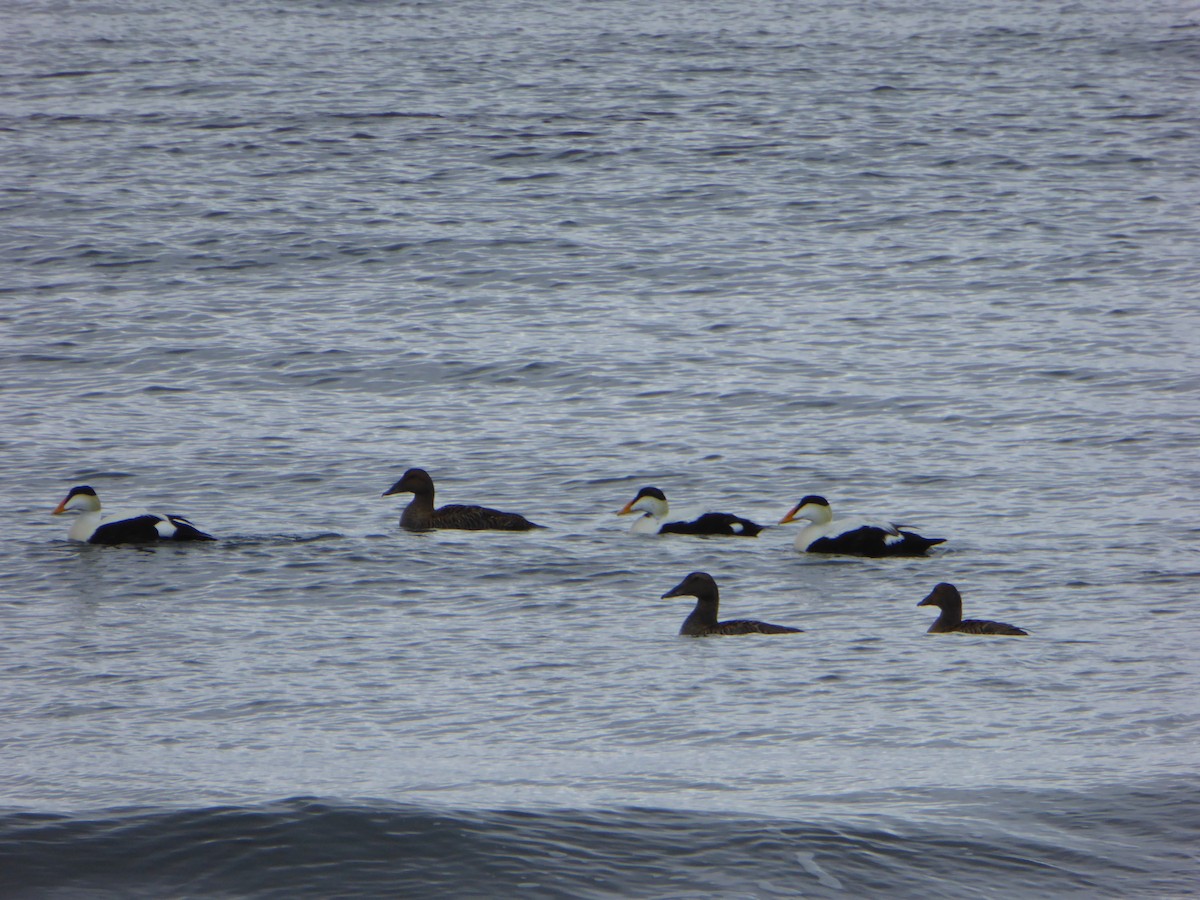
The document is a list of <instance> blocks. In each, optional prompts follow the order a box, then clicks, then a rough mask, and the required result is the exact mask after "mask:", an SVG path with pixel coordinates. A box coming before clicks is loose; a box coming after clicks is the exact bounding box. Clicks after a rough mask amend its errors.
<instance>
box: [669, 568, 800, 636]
mask: <svg viewBox="0 0 1200 900" xmlns="http://www.w3.org/2000/svg"><path fill="white" fill-rule="evenodd" d="M668 597H695V598H696V608H695V609H693V610H692V612H691V615H689V616H688V617H687V618H686V619H684V620H683V627H681V628H680V629H679V633H680V634H682V635H686V636H688V637H704V636H705V635H710V634H799V633H802V632H803V630H804V629H802V628H789V627H788V626H787V625H770V624H768V623H767V622H756V621H754V620H753V619H730V620H729V621H727V622H718V621H717V606H718V605H719V603H720V597H719V593H718V591H717V582H716V581H715V580H714V579H713V577H712V576H711V575H709V574H708V573H707V572H693V573H692V574H690V575H689V576H688V577H687V578H685V579H683V581H681V582H679V584H677V585H675V587H673V588H671V589H670V590H669V591H667V592H666V593H665V594H663V595H662V599H664V600H665V599H667V598H668Z"/></svg>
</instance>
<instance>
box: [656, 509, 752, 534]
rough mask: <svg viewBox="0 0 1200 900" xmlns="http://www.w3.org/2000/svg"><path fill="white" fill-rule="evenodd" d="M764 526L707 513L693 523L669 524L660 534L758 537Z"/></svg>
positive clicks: (727, 514) (728, 516)
mask: <svg viewBox="0 0 1200 900" xmlns="http://www.w3.org/2000/svg"><path fill="white" fill-rule="evenodd" d="M762 530H763V526H762V525H758V524H755V523H754V522H751V521H750V520H749V519H743V518H741V517H740V516H735V515H733V514H731V513H717V512H712V513H705V514H704V515H702V516H700V517H699V518H696V519H693V520H692V521H691V522H668V523H667V524H665V525H663V526H662V528H660V529H658V533H659V534H706V535H714V536H722V537H756V536H757V535H758V533H759V532H760V531H762Z"/></svg>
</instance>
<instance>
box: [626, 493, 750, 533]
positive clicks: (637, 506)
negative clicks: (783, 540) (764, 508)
mask: <svg viewBox="0 0 1200 900" xmlns="http://www.w3.org/2000/svg"><path fill="white" fill-rule="evenodd" d="M669 512H670V507H669V506H668V505H667V496H666V494H664V493H663V492H662V491H660V490H659V489H658V488H656V487H644V488H642V489H641V490H640V491H638V493H637V496H636V497H634V498H633V499H632V500H630V501H629V502H628V503H626V504H625V505H624V506H623V507H621V509H619V510H618V511H617V515H618V516H629V515H633V514H634V513H641V515H640V516H638V517H637V519H635V520H634V523H633V526H632V527H631V528H630V529H629V530H630V531H632V532H633V533H634V534H703V535H711V536H714V537H718V536H723V537H755V536H757V535H758V533H759V532H760V531H762V530H763V526H762V525H756V524H755V523H754V522H751V521H750V520H749V519H743V518H741V517H739V516H735V515H732V514H730V513H718V512H710V513H705V514H704V515H702V516H700V517H699V518H696V519H693V520H692V521H691V522H666V523H664V522H663V519H665V518H666V517H667V514H668V513H669Z"/></svg>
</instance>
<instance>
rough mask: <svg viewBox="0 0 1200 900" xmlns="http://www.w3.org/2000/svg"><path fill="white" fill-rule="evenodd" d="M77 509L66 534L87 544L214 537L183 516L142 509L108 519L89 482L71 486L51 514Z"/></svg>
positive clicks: (141, 542) (206, 538) (59, 514)
mask: <svg viewBox="0 0 1200 900" xmlns="http://www.w3.org/2000/svg"><path fill="white" fill-rule="evenodd" d="M65 512H78V513H79V515H78V516H77V517H76V518H75V521H74V522H72V523H71V528H70V530H69V531H68V532H67V537H69V538H70V539H71V540H73V541H83V542H85V543H88V544H148V543H152V542H153V541H215V540H216V538H214V537H213V536H212V535H211V534H205V533H204V532H203V531H200V530H199V529H198V528H197V527H196V526H195V525H193V524H192V523H191V522H189V521H188V520H187V519H185V518H184V517H183V516H172V515H166V514H161V515H160V514H158V513H149V512H147V513H139V514H137V515H133V516H129V517H127V518H121V519H105V517H104V515H103V514H102V513H101V512H100V497H99V496H98V495H97V494H96V491H95V489H94V488H91V487H88V486H87V485H86V484H80V485H76V486H75V487H73V488H71V490H70V491H69V492H68V493H67V496H66V497H65V498H64V499H63V501H62V503H60V504H58V506H56V507H55V508H54V511H53V512H52V513H51V515H55V516H61V515H62V514H63V513H65Z"/></svg>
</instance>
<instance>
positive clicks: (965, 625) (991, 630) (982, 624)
mask: <svg viewBox="0 0 1200 900" xmlns="http://www.w3.org/2000/svg"><path fill="white" fill-rule="evenodd" d="M954 630H955V631H961V632H963V633H964V634H1029V632H1028V631H1025V630H1024V629H1021V628H1018V627H1017V626H1016V625H1009V624H1008V623H1007V622H989V621H988V620H987V619H964V620H963V621H962V622H960V623H959V624H958V627H957V628H955V629H954Z"/></svg>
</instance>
